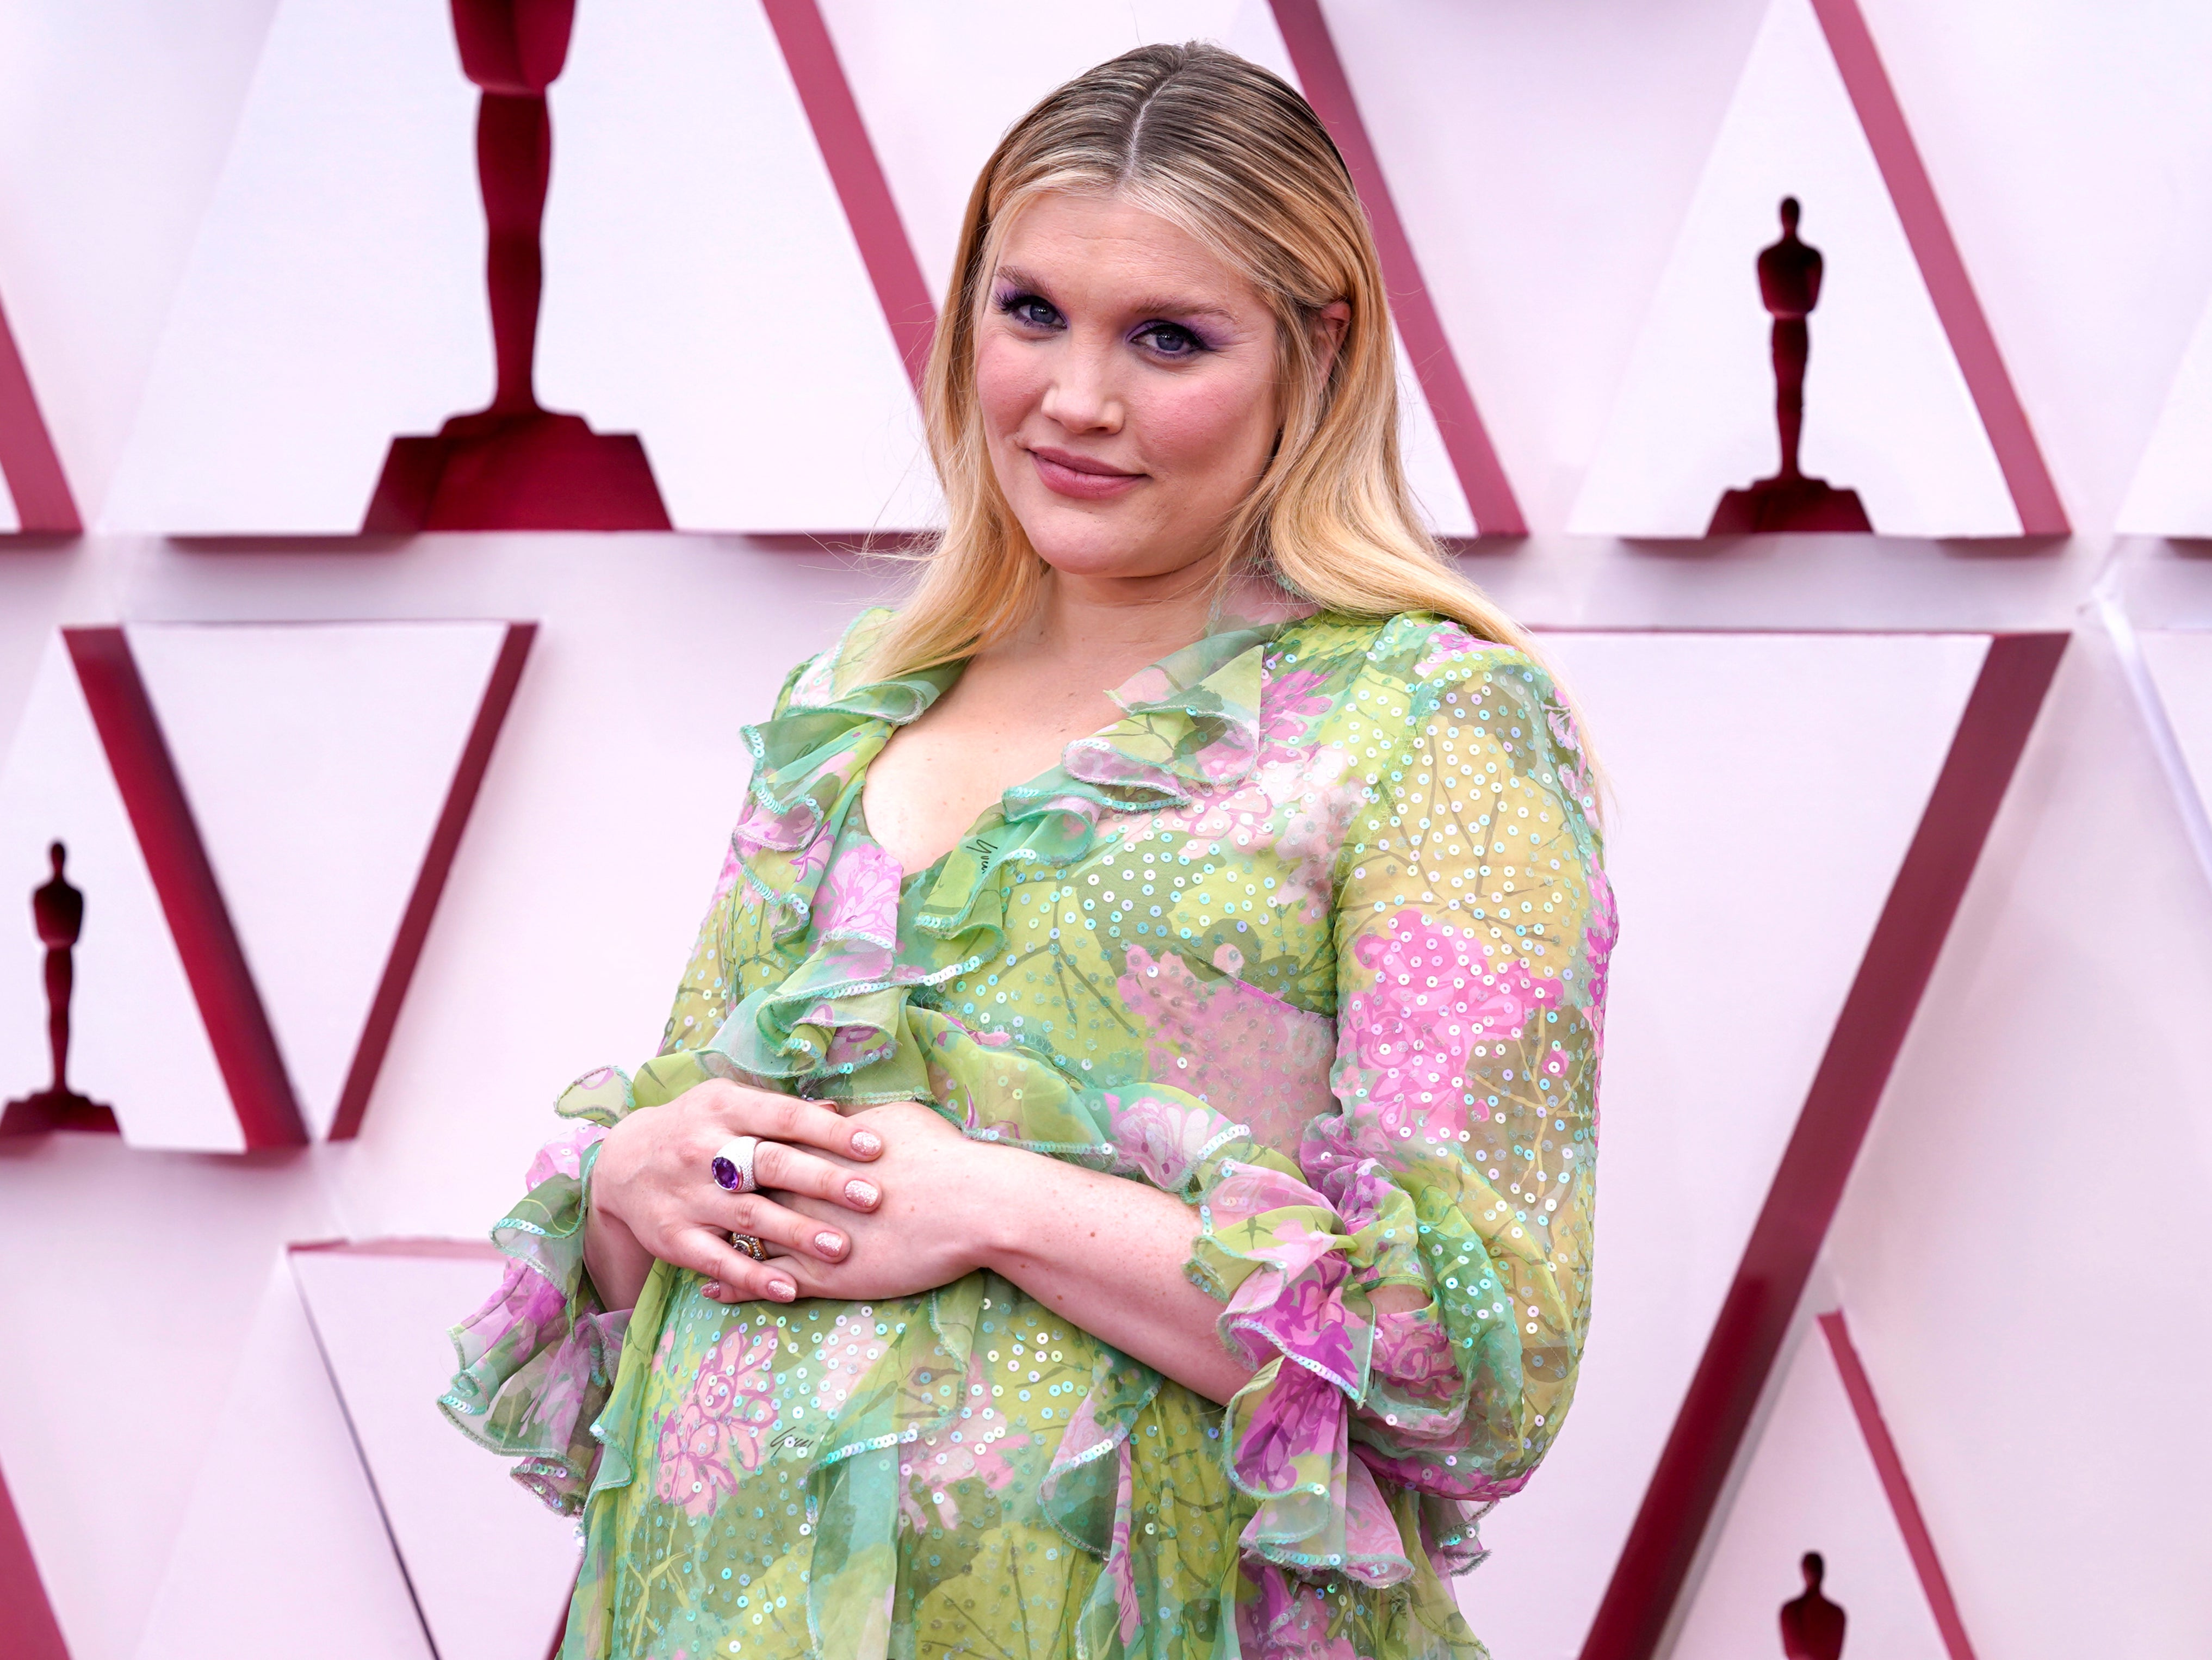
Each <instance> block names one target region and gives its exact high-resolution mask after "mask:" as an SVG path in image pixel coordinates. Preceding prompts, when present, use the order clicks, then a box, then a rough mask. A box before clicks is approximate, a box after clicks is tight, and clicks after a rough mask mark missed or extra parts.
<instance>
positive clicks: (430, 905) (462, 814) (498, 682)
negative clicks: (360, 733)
mask: <svg viewBox="0 0 2212 1660" xmlns="http://www.w3.org/2000/svg"><path fill="white" fill-rule="evenodd" d="M537 637H538V624H537V623H508V624H507V638H506V640H505V641H504V642H501V646H500V648H499V656H498V658H497V659H496V660H495V661H494V662H493V664H492V671H491V678H489V680H488V681H487V682H486V683H485V684H484V692H483V702H481V703H479V704H478V705H477V718H476V724H475V725H474V726H473V727H471V728H470V731H469V740H468V742H467V744H466V745H464V746H463V748H462V750H461V761H460V765H459V768H458V769H456V770H455V772H454V774H453V787H451V788H450V789H448V790H447V793H446V805H445V807H444V809H443V810H442V811H441V812H440V813H439V815H438V824H437V828H436V829H435V830H433V831H432V832H431V835H430V845H429V848H428V850H427V851H426V852H425V853H424V854H423V855H422V871H421V873H419V874H418V875H417V876H416V879H415V891H413V892H412V893H411V894H410V895H409V896H408V899H407V909H405V910H404V912H402V913H401V915H400V919H399V930H398V933H397V934H396V935H395V936H394V937H393V939H392V954H391V956H389V957H388V958H386V959H385V964H384V975H383V977H382V978H381V979H380V980H379V981H378V982H377V987H376V996H375V997H374V1000H371V1002H370V1004H369V1008H368V1019H367V1020H366V1021H365V1022H364V1023H363V1025H362V1033H361V1042H360V1043H359V1044H358V1045H357V1046H356V1049H354V1055H353V1064H352V1066H351V1067H349V1068H348V1069H347V1071H346V1080H345V1086H344V1088H343V1089H342V1090H341V1091H339V1092H338V1104H337V1110H336V1112H335V1113H334V1114H333V1115H332V1116H331V1132H330V1139H331V1140H333V1141H346V1140H351V1139H352V1138H353V1137H354V1136H356V1135H357V1134H360V1132H361V1121H362V1115H363V1114H364V1113H366V1112H367V1111H368V1098H369V1094H370V1091H373V1090H374V1088H375V1087H376V1074H377V1073H378V1071H379V1070H380V1068H381V1067H383V1065H384V1055H385V1051H386V1049H389V1048H390V1047H391V1045H392V1028H393V1027H395V1026H396V1025H398V1023H399V1006H400V1005H401V1004H402V1003H403V1002H404V1001H405V1000H406V997H407V988H408V986H409V985H410V983H411V982H413V980H414V978H415V965H416V963H417V962H419V961H420V960H421V959H422V942H423V941H424V940H425V939H428V938H429V934H430V919H431V918H432V917H433V916H434V915H436V914H437V909H438V901H439V898H440V897H441V896H442V895H443V894H444V893H445V891H446V878H447V876H448V875H449V874H451V873H452V871H453V855H454V854H456V853H457V852H459V849H460V845H461V831H462V830H464V829H465V828H466V827H467V825H468V822H469V814H470V812H471V810H472V809H473V808H474V807H475V806H476V803H477V790H478V789H479V788H480V787H482V786H483V779H484V772H485V770H486V769H488V768H489V766H490V765H491V751H492V745H494V744H495V743H497V742H498V741H499V733H500V728H501V727H502V726H504V725H505V724H506V721H507V709H508V708H509V707H510V706H511V705H512V704H513V702H514V691H515V688H516V687H517V686H518V685H519V684H521V680H522V666H523V663H524V662H525V660H527V659H528V657H529V655H530V647H531V643H532V642H533V641H535V640H536V639H537Z"/></svg>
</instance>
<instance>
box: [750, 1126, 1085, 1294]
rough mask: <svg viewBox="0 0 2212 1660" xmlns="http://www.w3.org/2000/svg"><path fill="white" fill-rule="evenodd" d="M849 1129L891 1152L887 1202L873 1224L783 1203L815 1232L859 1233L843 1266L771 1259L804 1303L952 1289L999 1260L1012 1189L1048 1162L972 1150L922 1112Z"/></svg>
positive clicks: (809, 1202)
mask: <svg viewBox="0 0 2212 1660" xmlns="http://www.w3.org/2000/svg"><path fill="white" fill-rule="evenodd" d="M845 1122H847V1123H848V1124H850V1125H852V1126H853V1127H854V1128H855V1129H859V1130H865V1131H866V1132H868V1133H871V1134H874V1135H875V1136H877V1137H878V1139H879V1140H881V1142H882V1144H883V1153H882V1156H881V1157H880V1158H878V1159H877V1160H876V1163H875V1165H874V1167H873V1169H872V1172H871V1177H872V1178H873V1179H880V1181H881V1183H882V1184H883V1189H884V1201H883V1203H882V1205H881V1206H880V1207H878V1209H877V1210H876V1211H875V1212H874V1213H872V1214H871V1215H867V1216H864V1217H853V1218H849V1219H847V1218H840V1217H839V1216H838V1213H837V1212H836V1209H835V1208H834V1207H832V1206H831V1205H829V1204H828V1203H825V1202H824V1201H823V1200H822V1199H820V1198H819V1197H816V1196H805V1197H799V1196H793V1197H789V1198H786V1196H785V1195H781V1194H780V1195H777V1197H779V1198H784V1199H785V1202H787V1204H788V1205H789V1206H790V1207H791V1208H792V1209H793V1210H794V1211H796V1212H798V1213H800V1214H801V1215H803V1216H805V1217H806V1218H808V1219H809V1220H810V1222H811V1223H817V1224H825V1223H834V1222H836V1221H839V1220H845V1221H848V1222H849V1225H850V1228H851V1231H852V1249H851V1250H849V1251H848V1252H847V1253H845V1254H844V1255H842V1256H838V1257H836V1258H829V1257H824V1256H822V1255H821V1254H820V1253H818V1252H814V1253H801V1252H796V1251H791V1250H788V1249H786V1250H785V1252H784V1254H783V1255H781V1256H774V1257H772V1258H771V1259H770V1260H771V1262H772V1263H773V1265H774V1266H775V1268H778V1269H780V1270H781V1271H782V1272H784V1273H786V1274H789V1275H790V1276H791V1277H792V1278H793V1279H794V1280H796V1281H797V1282H798V1286H799V1295H800V1296H802V1297H835V1298H842V1299H844V1300H846V1301H848V1302H864V1301H873V1300H875V1299H877V1298H885V1297H911V1296H914V1295H915V1294H917V1293H919V1292H926V1291H935V1290H936V1289H937V1288H938V1287H939V1286H949V1285H951V1283H952V1282H953V1281H954V1280H958V1279H960V1278H961V1277H962V1276H963V1275H964V1274H969V1273H970V1272H971V1271H973V1270H974V1269H975V1268H980V1267H981V1266H982V1265H983V1264H984V1263H985V1262H987V1260H988V1259H989V1257H990V1256H991V1253H992V1251H993V1250H994V1243H995V1240H996V1237H997V1234H998V1231H1000V1229H1001V1228H1002V1227H1003V1225H1004V1219H1005V1217H1006V1213H1007V1209H1008V1199H1009V1197H1010V1195H1009V1194H1008V1191H1007V1184H1008V1183H1010V1182H1013V1181H1018V1179H1019V1174H1020V1170H1021V1167H1022V1166H1023V1165H1024V1164H1030V1163H1037V1164H1042V1163H1044V1162H1047V1161H1044V1160H1042V1159H1040V1158H1038V1156H1037V1155H1036V1154H1035V1153H1030V1152H1022V1151H1020V1150H1018V1149H1016V1148H1012V1147H998V1146H992V1145H991V1144H990V1143H988V1142H985V1141H971V1140H969V1139H968V1138H967V1137H966V1136H964V1135H963V1134H961V1133H960V1132H959V1131H958V1130H957V1129H956V1128H953V1127H952V1125H951V1124H950V1123H948V1122H945V1119H943V1118H942V1117H940V1116H939V1115H938V1114H936V1113H934V1112H932V1111H931V1110H929V1109H928V1108H927V1107H925V1106H923V1105H921V1104H920V1103H918V1102H913V1101H896V1102H893V1103H891V1104H889V1105H886V1106H880V1107H870V1108H868V1109H866V1110H864V1111H861V1112H858V1113H855V1114H854V1115H853V1116H852V1117H850V1118H848V1119H847V1120H846V1121H845ZM848 1168H851V1169H853V1170H854V1171H857V1168H858V1167H857V1166H852V1167H848ZM765 1179H766V1178H765V1177H763V1180H765ZM776 1249H777V1248H776V1247H774V1246H771V1247H770V1250H776ZM726 1300H728V1301H732V1302H738V1301H743V1300H744V1298H726Z"/></svg>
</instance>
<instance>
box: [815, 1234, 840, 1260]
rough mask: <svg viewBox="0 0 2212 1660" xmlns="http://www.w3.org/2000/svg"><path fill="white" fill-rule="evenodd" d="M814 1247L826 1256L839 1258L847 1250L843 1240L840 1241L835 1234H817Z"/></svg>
mask: <svg viewBox="0 0 2212 1660" xmlns="http://www.w3.org/2000/svg"><path fill="white" fill-rule="evenodd" d="M814 1245H815V1249H816V1250H819V1251H820V1252H821V1253H822V1254H823V1256H838V1255H840V1254H841V1253H842V1252H843V1250H844V1249H845V1242H844V1241H843V1240H842V1239H840V1238H839V1237H837V1236H836V1234H834V1233H817V1234H816V1235H815V1236H814Z"/></svg>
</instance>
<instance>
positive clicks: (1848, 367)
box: [1569, 0, 2021, 537]
mask: <svg viewBox="0 0 2212 1660" xmlns="http://www.w3.org/2000/svg"><path fill="white" fill-rule="evenodd" d="M1784 196H1795V197H1796V198H1798V199H1799V200H1800V202H1801V203H1802V205H1803V211H1804V219H1803V224H1802V231H1801V234H1802V236H1803V238H1804V240H1806V241H1808V242H1809V243H1811V244H1813V245H1814V246H1815V247H1818V248H1819V249H1820V251H1821V252H1822V255H1823V258H1824V260H1825V265H1826V271H1825V275H1824V277H1823V281H1822V286H1821V289H1820V297H1819V303H1818V305H1817V306H1816V307H1815V308H1814V312H1813V313H1812V318H1811V325H1810V326H1811V337H1812V352H1811V358H1810V365H1809V368H1808V378H1807V382H1806V388H1805V410H1806V413H1805V426H1804V449H1803V459H1804V469H1805V471H1807V472H1808V473H1809V474H1812V475H1814V476H1816V477H1824V478H1826V479H1827V480H1828V481H1829V482H1830V483H1832V484H1834V485H1837V486H1838V487H1841V488H1849V489H1856V490H1857V491H1858V493H1859V496H1860V497H1861V499H1862V500H1863V502H1864V503H1865V505H1866V510H1867V514H1868V516H1869V518H1870V519H1871V520H1873V524H1874V527H1875V530H1877V531H1881V532H1887V533H1889V534H1893V535H1922V536H2010V535H2017V534H2019V532H2020V528H2021V520H2020V514H2019V512H2018V510H2017V508H2015V505H2014V501H2013V496H2012V495H2011V493H2010V491H2009V489H2008V486H2007V483H2006V480H2005V476H2004V473H2003V471H2002V468H2001V467H2000V465H1999V464H1998V460H1997V456H1996V451H1995V450H1994V448H1993V447H1991V444H1990V438H1989V435H1988V432H1987V430H1986V429H1984V426H1983V423H1982V418H1981V416H1980V415H1979V414H1978V411H1977V410H1976V406H1975V403H1974V398H1973V396H1972V392H1971V391H1970V389H1969V387H1968V385H1967V381H1966V376H1965V375H1964V374H1962V373H1961V371H1960V365H1959V362H1958V360H1957V358H1956V356H1954V353H1953V350H1952V347H1951V343H1950V340H1949V338H1948V336H1947V335H1946V333H1945V331H1944V326H1943V323H1942V319H1941V318H1940V317H1939V315H1938V313H1937V311H1936V305H1935V302H1934V301H1933V300H1932V299H1931V298H1930V296H1929V288H1928V284H1927V283H1926V281H1925V280H1923V277H1922V274H1921V269H1920V266H1919V264H1918V263H1917V260H1916V258H1915V256H1914V252H1913V249H1912V246H1911V242H1910V241H1909V240H1908V239H1907V237H1906V234H1905V227H1904V225H1903V223H1902V222H1901V221H1900V219H1899V214H1898V210H1897V207H1896V205H1895V204H1894V203H1893V201H1892V199H1891V197H1890V193H1889V190H1888V187H1887V185H1885V183H1884V182H1883V177H1882V172H1881V167H1880V166H1879V165H1878V164H1877V162H1876V160H1875V152H1874V149H1873V148H1872V147H1871V146H1870V145H1869V143H1868V140H1867V137H1866V133H1865V131H1864V130H1863V128H1862V127H1861V125H1860V122H1859V118H1858V115H1857V112H1855V110H1854V108H1853V105H1852V101H1851V98H1850V93H1849V92H1848V91H1847V90H1846V88H1845V85H1844V78H1843V76H1842V75H1841V73H1840V72H1839V71H1838V68H1837V63H1836V58H1835V57H1834V55H1833V54H1832V52H1831V51H1830V49H1829V45H1828V41H1827V39H1826V36H1825V35H1824V34H1823V33H1822V30H1821V27H1820V22H1819V21H1818V19H1817V18H1816V17H1815V15H1814V10H1813V7H1812V4H1811V3H1810V0H1773V3H1772V4H1771V6H1770V8H1769V9H1768V11H1767V14H1766V16H1765V21H1763V22H1762V24H1761V25H1760V28H1759V35H1758V37H1757V39H1756V40H1755V41H1754V42H1753V46H1752V50H1751V55H1750V57H1749V58H1748V59H1747V61H1746V63H1745V65H1744V70H1743V75H1742V78H1741V81H1740V82H1739V83H1738V85H1737V88H1736V93H1735V99H1734V100H1733V102H1732V103H1731V105H1730V106H1729V112H1728V115H1727V117H1726V118H1725V119H1724V120H1723V123H1722V125H1721V130H1720V133H1719V136H1718V137H1717V139H1716V140H1715V142H1714V145H1713V151H1712V155H1711V159H1710V160H1709V161H1707V163H1706V166H1705V173H1704V175H1703V177H1702V178H1701V179H1700V180H1699V186H1698V191H1697V193H1696V195H1695V197H1694V198H1692V202H1691V204H1690V210H1689V214H1688V216H1687V218H1686V221H1685V222H1684V223H1683V226H1682V228H1681V231H1680V234H1679V236H1678V238H1677V240H1676V242H1675V246H1674V253H1673V255H1672V256H1671V257H1670V258H1669V259H1668V265H1667V268H1666V271H1665V274H1664V275H1663V276H1662V278H1661V279H1660V284H1659V289H1658V291H1657V293H1656V296H1655V297H1654V299H1653V301H1652V305H1651V309H1650V314H1649V316H1648V317H1647V319H1646V320H1645V323H1644V331H1643V333H1642V335H1641V337H1639V339H1638V344H1637V347H1636V350H1635V352H1634V353H1633V355H1632V357H1631V359H1630V362H1629V367H1628V369H1627V372H1626V376H1625V377H1624V380H1623V382H1622V386H1621V390H1620V398H1619V401H1618V403H1617V404H1615V406H1614V409H1613V417H1612V420H1611V422H1610V423H1609V425H1608V427H1607V433H1606V436H1605V438H1604V440H1603V441H1602V442H1601V444H1600V446H1599V447H1598V449H1597V452H1596V453H1595V457H1594V459H1593V461H1592V463H1591V465H1590V469H1589V473H1588V475H1587V476H1586V477H1585V479H1584V481H1583V488H1582V491H1581V494H1580V496H1578V498H1577V502H1576V504H1575V509H1574V513H1573V515H1572V517H1571V520H1570V526H1569V527H1570V528H1571V529H1572V530H1576V531H1579V532H1589V533H1593V534H1610V535H1621V536H1663V537H1687V536H1701V535H1703V534H1704V533H1705V527H1706V526H1707V524H1708V523H1709V522H1710V520H1711V517H1712V513H1713V509H1714V507H1715V505H1716V504H1717V502H1718V500H1719V498H1720V495H1721V492H1722V491H1723V489H1729V488H1734V487H1738V486H1741V485H1745V484H1748V483H1751V482H1752V480H1753V479H1754V478H1758V477H1765V476H1766V475H1769V474H1771V473H1772V472H1773V471H1775V468H1776V465H1777V459H1778V456H1777V438H1776V434H1775V420H1774V398H1775V387H1774V374H1773V369H1772V366H1771V347H1770V344H1769V335H1770V319H1769V318H1768V316H1767V313H1765V310H1764V309H1763V308H1762V307H1761V305H1760V301H1759V286H1758V279H1757V277H1756V274H1755V267H1754V262H1755V260H1756V258H1757V257H1758V254H1759V251H1760V250H1761V249H1762V248H1764V247H1765V246H1767V245H1768V244H1770V243H1771V242H1773V241H1774V240H1776V239H1777V237H1778V235H1779V234H1780V228H1779V224H1778V218H1777V204H1778V203H1779V202H1780V200H1781V198H1784Z"/></svg>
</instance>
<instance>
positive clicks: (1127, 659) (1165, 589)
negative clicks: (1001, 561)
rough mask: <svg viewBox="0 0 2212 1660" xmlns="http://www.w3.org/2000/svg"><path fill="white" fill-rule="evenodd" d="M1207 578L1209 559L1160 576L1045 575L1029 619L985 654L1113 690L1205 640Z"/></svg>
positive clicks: (1210, 579) (1211, 567) (1211, 570)
mask: <svg viewBox="0 0 2212 1660" xmlns="http://www.w3.org/2000/svg"><path fill="white" fill-rule="evenodd" d="M1215 572H1216V562H1214V561H1212V560H1202V561H1200V562H1198V563H1196V564H1194V565H1189V566H1186V567H1184V568H1183V569H1182V570H1178V571H1170V572H1169V573H1168V574H1167V575H1164V576H1146V577H1086V576H1069V575H1065V574H1064V573H1061V572H1060V571H1051V572H1048V573H1047V575H1046V576H1045V581H1044V592H1043V594H1042V597H1041V599H1040V600H1039V603H1038V605H1037V609H1036V615H1035V616H1033V617H1031V618H1030V621H1029V622H1028V623H1027V624H1025V625H1024V627H1022V628H1020V629H1016V630H1015V631H1014V632H1013V633H1012V634H1011V635H1008V636H1007V637H1006V639H1005V640H1004V641H1002V642H999V644H998V645H996V646H995V647H994V648H991V649H992V653H993V654H994V655H998V654H1005V655H1008V656H1015V657H1029V656H1037V657H1048V658H1051V659H1053V660H1055V661H1058V662H1060V663H1062V664H1065V665H1066V666H1068V667H1069V668H1070V669H1071V670H1073V671H1075V672H1077V673H1078V674H1079V675H1080V676H1081V677H1082V678H1085V679H1089V678H1091V673H1090V671H1093V670H1095V671H1097V672H1098V673H1099V674H1101V675H1103V677H1104V678H1103V679H1102V680H1101V682H1100V684H1104V685H1115V684H1120V682H1121V680H1124V679H1126V678H1128V676H1129V675H1131V674H1133V673H1135V672H1136V671H1137V670H1139V669H1140V668H1143V667H1144V666H1146V664H1148V663H1152V662H1156V661H1158V660H1159V659H1160V658H1163V657H1164V656H1166V655H1167V654H1169V653H1170V652H1172V651H1175V650H1177V649H1179V648H1182V647H1183V646H1187V645H1188V644H1190V643H1191V642H1193V641H1194V640H1197V639H1199V638H1200V637H1202V636H1203V635H1205V633H1206V629H1207V626H1208V623H1210V621H1211V620H1212V611H1213V607H1214V602H1215V599H1217V597H1218V585H1217V583H1216V581H1215Z"/></svg>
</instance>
